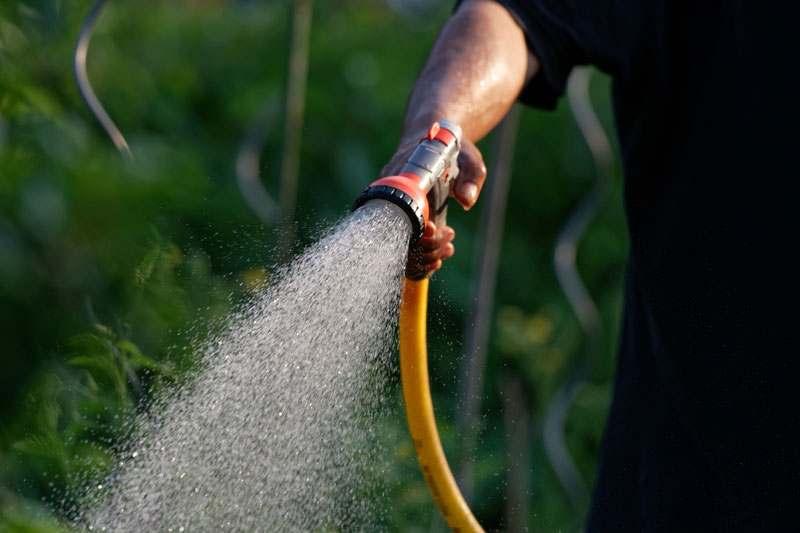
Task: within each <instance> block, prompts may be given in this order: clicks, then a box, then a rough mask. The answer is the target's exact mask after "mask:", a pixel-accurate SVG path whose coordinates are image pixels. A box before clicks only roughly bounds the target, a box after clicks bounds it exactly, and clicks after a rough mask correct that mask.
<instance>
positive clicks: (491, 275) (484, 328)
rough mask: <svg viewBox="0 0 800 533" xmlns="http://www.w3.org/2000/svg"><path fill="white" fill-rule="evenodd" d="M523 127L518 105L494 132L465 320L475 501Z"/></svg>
mask: <svg viewBox="0 0 800 533" xmlns="http://www.w3.org/2000/svg"><path fill="white" fill-rule="evenodd" d="M518 125H519V107H518V106H514V107H513V108H512V109H511V111H509V113H508V115H507V116H506V118H505V119H503V121H502V122H501V123H500V126H499V128H498V130H497V133H496V134H495V139H494V147H493V153H494V164H493V165H492V170H491V172H490V173H489V176H488V182H487V184H486V186H487V189H488V190H487V191H486V193H484V196H485V198H484V204H483V210H482V211H481V225H480V229H479V230H478V238H477V239H476V242H477V243H478V245H477V248H476V250H477V251H476V257H475V262H476V266H477V276H476V277H475V281H474V284H473V288H472V307H471V309H470V312H469V314H468V315H467V322H466V327H465V330H466V342H465V347H466V356H465V358H464V363H463V368H462V372H461V375H462V380H461V390H460V393H459V397H460V398H459V399H460V405H461V410H460V412H459V416H458V427H459V430H460V432H461V435H462V443H463V445H462V460H461V468H460V470H459V475H458V479H459V485H460V486H461V491H462V493H463V494H464V498H466V499H467V501H470V500H472V496H473V489H474V473H473V466H474V461H473V457H474V455H475V448H476V445H477V440H478V433H479V432H480V424H479V420H480V409H481V397H482V394H483V372H484V368H485V367H486V352H487V348H488V343H489V333H490V332H491V322H492V311H493V309H494V292H495V286H496V280H497V267H498V262H499V259H500V249H501V247H502V240H503V226H504V225H505V219H506V217H505V212H506V203H507V199H508V189H509V185H510V183H511V164H512V162H513V159H514V145H515V141H516V137H517V128H518Z"/></svg>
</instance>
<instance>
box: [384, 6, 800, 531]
mask: <svg viewBox="0 0 800 533" xmlns="http://www.w3.org/2000/svg"><path fill="white" fill-rule="evenodd" d="M797 12H798V7H797V5H796V4H793V3H784V4H781V5H780V6H778V5H776V4H770V3H763V2H743V1H741V0H726V1H720V0H717V1H714V0H712V1H708V2H705V1H704V2H689V1H681V0H677V1H676V0H672V1H668V0H652V1H650V2H641V1H634V0H615V1H611V0H502V1H500V0H465V1H463V2H462V3H461V5H460V6H458V7H457V8H456V10H455V11H454V13H453V15H452V16H451V18H450V19H449V20H448V22H447V23H446V25H445V27H444V29H443V30H442V32H441V34H440V36H439V38H438V40H437V42H436V44H435V45H434V47H433V49H432V51H431V54H430V57H429V59H428V60H427V63H426V64H425V66H424V68H423V70H422V73H421V75H420V77H419V79H418V81H417V82H416V85H415V87H414V89H413V91H412V93H411V97H410V100H409V103H408V110H407V114H406V118H405V123H404V130H403V134H402V137H401V141H400V143H399V147H398V148H397V151H396V153H395V155H394V156H393V157H392V159H391V161H390V162H389V164H388V165H387V166H386V168H385V169H384V173H383V175H390V174H392V173H393V172H396V171H397V169H398V167H399V166H400V164H401V163H402V161H404V160H405V158H406V157H407V156H408V154H409V153H410V151H411V150H412V148H413V146H414V145H415V144H416V143H417V141H418V139H419V138H421V137H422V135H423V133H424V132H425V131H426V130H427V128H428V127H429V125H430V124H431V123H432V122H433V121H434V120H438V119H441V118H446V119H449V120H452V121H454V122H456V123H458V124H460V125H461V126H462V128H463V130H464V141H463V149H462V152H461V156H460V159H459V164H460V168H461V174H460V176H459V178H458V179H457V181H456V183H455V184H454V189H453V191H452V196H453V197H454V199H455V200H456V201H457V202H458V203H459V204H461V206H463V208H464V209H470V208H471V207H473V206H474V205H475V202H476V201H477V199H478V196H479V195H480V192H481V188H482V186H483V183H484V180H485V178H486V167H485V166H484V163H483V159H482V157H481V154H480V152H479V150H478V149H477V148H476V146H475V144H474V143H475V142H477V141H478V140H480V139H481V138H482V137H484V136H485V135H486V134H487V133H488V132H489V131H490V130H491V129H492V128H493V127H494V126H495V125H496V124H498V122H499V121H500V120H501V119H502V118H503V116H504V115H505V114H506V113H507V112H508V110H509V109H510V107H511V105H512V104H513V103H514V102H515V101H516V100H518V99H519V100H521V101H522V102H523V103H526V104H529V105H531V106H535V107H539V108H543V109H552V108H554V107H555V106H556V105H557V102H558V100H559V98H560V97H561V96H562V94H563V92H564V88H565V82H566V79H567V77H568V75H569V73H570V71H571V69H572V68H573V67H574V66H576V65H582V64H590V65H594V66H596V67H597V68H599V69H600V70H602V71H604V72H606V73H608V74H609V75H610V76H611V77H612V78H613V84H614V85H613V101H614V111H615V118H616V126H617V130H618V137H619V144H620V148H621V152H622V160H623V167H624V179H625V209H626V214H627V221H628V231H629V237H630V259H629V264H628V267H627V274H626V288H625V297H624V320H623V328H622V333H621V341H620V348H619V355H618V362H617V371H616V376H615V384H614V393H613V401H612V406H611V410H610V415H609V418H608V421H607V425H606V430H605V435H604V441H603V446H602V451H601V457H600V462H599V469H598V475H597V480H596V483H595V488H594V492H593V497H592V503H591V505H590V510H589V516H588V527H587V529H588V530H589V531H614V532H625V531H669V532H673V531H785V530H796V529H798V527H800V526H798V525H797V520H796V512H797V507H798V505H800V468H799V467H800V461H799V460H798V457H799V456H800V439H798V437H797V434H796V433H797V430H798V415H797V411H798V407H799V406H798V400H797V394H796V391H797V389H798V387H797V385H796V381H797V379H798V377H799V376H800V373H798V370H799V368H798V366H799V365H798V359H800V357H799V355H800V354H798V348H797V339H796V331H795V330H796V329H797V326H796V323H795V314H796V313H795V312H789V313H787V312H783V311H782V309H783V308H784V307H785V306H786V304H789V305H791V304H793V303H794V301H795V299H796V296H797V281H796V280H797V272H798V264H797V259H796V254H795V253H794V251H793V250H791V248H792V247H793V245H794V244H795V243H796V242H797V238H796V237H795V235H794V232H793V229H794V228H795V227H796V226H797V224H796V222H795V221H794V220H793V215H794V213H795V212H796V211H797V207H796V204H797V201H796V199H795V198H796V196H795V195H794V194H793V192H794V190H795V189H796V187H795V186H794V183H793V182H794V181H795V177H796V175H797V172H796V169H795V164H796V157H795V154H796V152H797V148H796V146H795V144H796V134H794V133H793V132H791V131H786V130H787V129H788V128H791V127H794V126H795V125H796V124H797V118H798V112H797V111H798V110H797V103H796V100H797V95H798V94H800V92H798V86H797V85H798V84H797V81H796V79H795V76H794V72H793V70H794V65H795V64H796V55H795V50H796V48H797V45H796V44H794V41H793V39H792V38H791V35H793V33H794V31H795V25H796V24H797V20H798V17H797V14H798V13H797ZM784 124H785V125H786V126H784ZM520 142H523V143H524V139H522V140H521V141H520ZM535 178H536V177H535V176H521V175H520V176H517V179H535ZM530 201H531V202H532V203H533V202H536V199H535V198H531V199H530ZM454 237H455V234H454V232H453V230H452V229H451V228H449V227H440V228H437V227H435V226H434V225H433V224H432V223H429V224H428V225H427V226H426V228H425V237H424V238H423V239H422V240H421V241H420V243H419V247H420V248H419V249H418V250H417V253H420V254H422V255H421V259H420V261H421V268H422V269H424V270H425V271H427V272H433V271H435V270H437V269H439V268H440V267H441V266H442V261H444V260H446V259H447V258H449V257H451V256H452V255H453V254H454V253H455V248H454V245H453V240H454ZM533 244H534V243H532V245H533Z"/></svg>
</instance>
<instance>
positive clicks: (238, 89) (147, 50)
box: [0, 0, 627, 531]
mask: <svg viewBox="0 0 800 533" xmlns="http://www.w3.org/2000/svg"><path fill="white" fill-rule="evenodd" d="M90 4H91V2H90V1H89V0H80V1H74V2H65V1H63V0H35V1H34V0H20V1H10V2H2V3H0V302H2V304H0V337H2V338H3V340H4V343H3V349H2V350H3V351H2V364H3V371H2V372H0V531H5V530H8V531H56V530H58V524H57V522H56V521H55V519H54V518H53V514H52V512H51V511H50V510H49V506H45V505H43V504H42V499H43V498H44V499H46V500H48V501H53V502H55V504H56V506H59V505H61V506H64V507H68V506H69V505H70V504H71V502H70V501H69V498H67V499H66V500H65V501H62V500H63V499H64V498H66V496H64V494H67V493H66V492H65V490H66V489H67V488H68V487H69V486H70V484H74V483H77V482H80V480H83V479H86V478H87V477H91V476H92V475H95V474H101V473H102V472H104V471H105V470H106V469H107V465H108V462H109V460H110V449H111V446H112V445H113V443H115V442H118V441H119V439H120V438H123V437H124V434H123V433H124V431H125V430H124V429H123V428H124V427H126V426H124V425H123V422H124V421H126V420H129V419H130V417H132V416H134V415H135V413H136V412H137V410H138V409H139V408H140V406H141V404H142V403H143V402H146V401H147V398H149V397H151V395H152V393H153V392H154V391H156V390H158V389H159V388H163V387H169V386H171V385H172V384H174V383H175V382H176V380H180V379H181V376H183V375H184V374H185V373H186V372H187V371H189V370H190V369H191V368H192V365H193V363H194V362H195V361H196V353H195V347H196V346H197V345H198V344H199V343H201V342H202V340H203V338H204V336H205V335H207V334H208V331H209V330H210V329H211V330H213V328H214V327H215V324H217V323H218V322H219V321H221V320H223V319H224V317H225V316H226V314H227V313H228V312H229V311H230V309H231V307H232V306H233V305H235V304H236V303H237V302H238V301H241V298H242V297H243V296H244V295H246V294H247V292H248V291H250V290H253V289H256V288H258V287H260V286H262V285H263V284H264V283H267V282H268V280H269V275H270V271H271V270H272V268H273V267H274V263H275V259H274V258H273V257H272V255H271V252H270V251H271V250H272V249H273V246H274V244H275V239H276V235H275V233H274V231H273V228H263V227H262V226H261V225H260V223H259V222H258V221H257V219H256V218H255V217H254V216H253V215H252V214H251V213H250V212H249V211H248V209H247V207H246V204H245V203H244V202H243V201H242V199H241V196H240V194H239V191H238V189H237V186H236V179H235V174H234V159H235V155H236V153H237V150H238V146H239V142H240V141H241V138H242V136H243V135H244V132H245V131H246V130H247V128H248V127H249V126H250V124H251V122H252V121H253V120H254V117H255V116H256V115H257V114H258V113H259V112H261V110H262V109H263V108H264V106H265V103H266V102H269V101H272V102H280V101H281V98H282V96H283V87H284V84H285V71H286V58H287V43H288V40H289V35H288V30H289V27H290V24H289V13H290V9H289V8H290V3H289V2H250V1H244V0H241V1H237V2H213V1H210V0H205V1H202V0H179V1H166V0H161V1H156V2H148V5H147V8H146V9H142V6H141V4H140V3H138V2H124V1H119V2H110V3H109V5H108V8H107V9H106V11H105V12H104V13H103V15H102V17H101V19H100V21H99V24H98V28H97V31H96V34H95V36H94V38H93V41H92V48H91V51H90V54H89V72H90V75H91V77H92V80H93V82H94V84H95V88H96V90H97V93H98V95H99V96H100V98H101V99H102V100H103V102H104V104H105V105H106V107H107V109H108V110H109V113H110V114H111V116H112V117H113V118H114V119H115V121H116V122H117V123H118V124H119V125H120V127H121V128H122V129H123V130H124V131H125V133H126V135H127V136H128V138H129V141H130V142H131V145H132V149H133V152H134V154H135V160H134V161H133V162H126V161H124V160H123V159H121V158H120V157H119V156H118V154H116V153H115V152H114V150H113V147H112V146H111V145H110V143H109V141H108V140H107V139H106V138H105V136H104V134H103V132H102V130H100V128H99V127H98V126H97V125H96V123H95V122H94V120H93V119H92V117H91V116H90V114H89V113H88V111H87V110H86V107H85V105H84V104H83V102H82V101H81V100H80V98H79V96H78V93H77V90H76V88H75V83H74V80H73V75H72V70H71V64H70V61H71V51H72V47H73V46H74V41H75V39H76V37H77V32H78V28H79V26H80V23H81V19H82V17H83V16H84V15H85V14H86V13H87V11H88V9H89V7H90ZM392 4H393V5H399V4H400V3H399V2H393V3H392ZM409 4H413V5H417V6H422V7H418V8H416V9H417V11H414V10H412V11H408V12H402V13H401V12H398V11H397V10H395V9H393V8H391V7H390V5H389V4H388V3H383V2H375V1H367V0H347V1H344V2H336V3H324V2H316V3H315V6H314V8H315V12H314V20H313V24H312V42H311V60H310V69H309V87H308V94H307V102H306V121H305V125H304V129H303V137H302V140H303V146H302V162H301V168H300V173H301V178H300V180H301V190H300V195H299V205H298V209H297V212H298V226H299V230H300V231H299V242H298V246H300V245H302V244H303V243H307V242H309V240H311V239H313V238H314V235H315V234H317V233H318V231H319V228H320V227H321V226H324V225H325V224H328V223H330V222H331V221H333V220H335V219H336V218H338V217H339V216H341V215H342V214H343V213H344V212H345V211H346V210H347V207H348V206H349V204H350V202H351V200H352V198H353V197H354V196H355V195H356V194H357V193H358V192H359V191H360V190H361V189H362V188H363V186H364V184H365V183H366V182H368V181H370V180H371V179H374V178H375V177H376V176H377V173H378V171H379V169H380V168H381V167H382V165H383V163H384V162H385V160H386V159H387V158H388V157H389V155H390V154H391V151H392V149H393V148H394V143H395V142H396V140H397V133H398V131H399V127H400V124H401V119H402V112H403V106H404V104H405V101H406V98H407V94H408V91H409V89H410V87H411V85H412V82H413V79H414V76H415V74H416V72H417V71H418V69H419V68H420V66H421V64H422V62H423V60H424V57H425V53H426V50H427V49H428V48H429V47H430V45H431V43H432V41H433V38H434V36H435V32H436V30H437V28H438V26H439V24H440V23H441V22H442V21H444V19H445V17H446V15H447V12H448V9H449V6H447V5H438V4H436V3H432V4H431V5H433V6H434V7H425V3H424V2H412V3H409ZM599 79H600V81H599V82H598V83H595V84H594V85H595V86H594V92H595V102H597V103H599V104H600V105H599V107H600V110H601V114H602V116H603V118H604V122H605V123H606V124H609V123H610V120H609V107H608V104H607V100H608V92H609V89H608V81H607V80H606V79H604V78H599ZM281 115H282V114H281V113H277V114H276V116H275V120H276V121H277V122H275V123H271V124H270V125H269V127H268V129H267V138H266V145H265V147H264V151H263V153H262V157H263V164H262V166H261V171H262V175H263V179H264V182H265V184H266V186H267V187H268V189H269V190H270V191H272V192H273V193H276V192H277V190H276V187H275V186H274V185H273V183H274V182H275V181H276V177H277V172H278V168H279V165H278V163H277V159H278V154H279V153H280V147H281V145H282V139H281V131H282V129H281V126H280V119H282V116H281ZM483 147H484V148H485V149H486V151H487V152H489V151H490V150H489V148H488V147H489V143H484V146H483ZM487 156H491V154H488V153H487ZM489 159H491V157H489ZM514 175H515V178H514V181H513V183H512V189H511V195H510V198H509V208H508V213H507V218H506V226H505V234H504V240H503V257H502V261H501V265H500V274H499V278H498V287H497V298H496V302H497V305H496V309H497V312H496V314H495V317H494V318H493V320H492V324H493V333H492V342H491V348H490V354H489V363H488V367H487V369H486V377H485V380H484V382H485V384H486V386H485V398H484V404H483V410H482V419H481V420H482V426H481V433H480V441H479V450H478V457H477V461H478V462H477V464H476V495H477V496H476V505H475V507H476V510H477V512H478V513H479V516H480V519H481V521H482V522H483V523H484V524H486V525H487V526H488V527H489V528H503V527H504V524H505V517H504V513H505V512H506V511H505V505H506V493H505V491H506V486H507V484H506V482H505V479H506V476H507V474H508V470H509V468H510V467H509V463H508V459H507V442H506V429H507V428H506V427H505V426H504V424H505V423H504V419H503V412H504V407H503V402H502V384H503V383H504V380H506V379H507V377H508V376H510V375H516V376H519V377H521V379H522V381H523V383H524V388H525V394H526V397H527V399H528V408H529V410H530V420H529V422H530V424H531V425H532V427H533V428H534V429H533V432H532V436H531V443H530V453H531V461H532V471H531V472H530V473H529V474H530V475H529V479H530V484H531V487H532V488H531V491H532V492H531V494H530V495H529V501H530V514H531V516H530V520H529V523H530V526H531V528H532V530H533V531H554V530H568V529H570V528H573V527H574V526H575V524H576V523H579V520H580V516H581V513H582V512H583V510H582V509H572V508H571V507H570V505H569V503H568V501H567V500H566V497H565V495H564V493H563V491H562V489H561V488H560V486H559V485H558V482H557V480H556V479H555V477H554V475H553V474H552V472H551V471H550V468H549V466H548V464H547V462H546V460H545V458H544V455H543V452H542V447H541V431H540V423H541V416H542V414H543V412H544V409H545V407H546V405H547V402H548V401H549V399H550V397H551V396H552V394H553V392H554V391H555V390H556V388H557V387H558V385H559V384H560V383H561V382H562V381H563V379H564V378H565V375H566V373H567V371H568V369H569V367H570V364H571V363H572V362H573V361H574V360H575V358H576V357H578V356H579V355H580V354H581V353H582V350H583V348H584V346H583V341H582V339H581V334H580V330H579V328H578V325H577V322H576V320H575V318H574V316H573V315H572V312H571V311H570V309H569V307H568V306H567V304H566V302H565V300H564V297H563V295H562V294H561V292H560V290H559V289H558V287H557V284H556V281H555V278H554V275H553V273H552V268H551V252H552V245H553V241H554V238H555V235H556V234H557V231H558V229H559V227H560V225H561V224H562V223H563V221H564V220H565V217H566V216H567V214H568V213H569V211H570V209H571V208H572V207H573V206H574V205H575V204H576V202H577V200H578V199H579V197H580V196H581V194H583V192H584V191H586V190H587V188H588V186H589V184H590V180H591V177H592V175H593V169H592V166H591V160H590V158H589V154H588V151H587V150H586V149H585V147H584V145H583V142H582V140H581V138H580V136H579V133H578V131H577V129H576V128H575V127H574V125H573V124H572V120H571V117H570V116H569V114H568V111H567V110H566V108H565V107H564V106H562V107H561V108H560V109H559V110H558V111H557V112H555V113H548V114H545V113H538V112H528V113H526V114H525V115H524V116H523V120H522V125H521V131H520V134H519V141H518V150H517V155H516V159H515V167H514ZM620 204H621V198H620V193H619V190H618V188H617V189H615V191H614V196H613V198H612V200H611V202H610V203H609V205H607V206H606V207H605V208H604V209H603V211H602V212H601V213H600V215H599V217H598V219H597V220H596V221H595V223H594V224H593V225H592V227H591V228H590V230H589V234H588V236H587V238H586V240H585V243H584V244H583V246H582V248H581V254H580V258H579V260H580V267H581V271H582V273H583V274H584V277H585V279H586V280H587V284H588V286H589V288H590V290H591V292H592V293H593V295H594V296H595V298H596V299H597V301H598V304H599V306H600V309H601V313H602V316H603V320H604V323H605V325H606V329H607V332H608V335H607V339H606V345H607V346H606V350H605V352H604V353H603V354H601V355H600V356H599V357H598V358H596V359H595V360H593V362H592V370H591V382H590V383H589V384H588V385H587V386H585V387H584V388H583V389H582V390H581V391H580V393H579V394H578V397H577V399H576V401H575V403H574V405H573V408H572V410H571V411H570V415H569V418H568V422H567V438H568V443H569V446H570V449H571V450H572V452H573V453H574V454H575V456H576V460H577V462H578V465H579V467H580V469H581V471H582V472H583V474H584V475H585V476H586V477H587V479H589V480H591V478H592V476H593V475H594V468H595V462H596V453H597V448H598V446H599V439H600V434H601V430H602V424H603V420H604V416H605V413H606V411H607V408H608V400H609V391H610V379H611V375H612V369H613V349H614V337H615V333H616V328H617V323H618V315H619V311H620V297H619V294H620V285H621V277H622V275H621V272H622V265H623V264H624V258H625V254H626V249H627V241H626V236H625V232H624V217H623V213H622V209H621V205H620ZM479 211H480V210H479V209H476V210H475V212H471V213H468V214H465V213H461V212H458V210H457V209H452V210H451V213H452V214H451V217H450V220H451V224H452V225H453V226H454V227H455V229H456V232H457V234H458V237H457V246H458V254H457V255H456V257H455V258H454V259H453V260H451V261H450V262H449V263H448V265H447V267H446V268H445V269H443V270H442V272H440V273H439V274H437V276H436V277H435V278H434V283H433V295H434V296H433V298H432V302H431V313H430V314H431V317H432V322H431V326H430V328H431V332H430V337H431V343H432V346H431V353H432V361H431V365H432V368H431V372H432V376H433V379H434V395H435V401H436V406H437V413H438V414H439V416H440V418H441V424H442V426H441V431H442V435H443V439H444V443H445V447H446V449H447V451H448V454H449V456H450V457H452V458H454V459H456V458H458V451H459V444H460V442H459V434H458V431H457V430H456V428H455V425H454V420H455V413H456V411H457V410H458V408H459V406H458V405H457V402H456V401H455V398H456V395H457V385H458V380H459V373H460V364H461V353H462V345H461V339H462V338H463V335H464V315H465V310H467V309H468V308H469V305H470V303H471V298H472V297H471V282H472V276H473V272H474V268H473V257H474V255H475V254H476V253H477V252H478V250H477V249H476V248H477V246H478V243H476V242H474V236H475V234H476V228H477V225H478V223H479ZM392 392H393V393H394V394H397V403H398V405H400V402H401V400H400V397H399V393H398V391H397V390H395V391H392ZM377 423H379V424H380V426H381V428H382V431H381V438H382V440H383V442H384V443H385V447H386V449H387V454H388V455H389V457H390V461H389V466H388V470H387V471H386V472H383V473H382V474H381V475H382V476H383V478H384V480H385V481H386V483H387V486H388V491H389V498H390V503H391V505H390V512H389V517H388V520H389V523H388V524H387V526H388V527H389V529H391V530H403V531H414V530H427V529H430V524H431V523H432V520H434V517H435V510H434V509H433V506H432V502H431V499H430V497H429V494H428V492H427V487H426V486H425V484H424V481H423V480H422V478H421V476H420V474H419V471H418V467H417V465H416V458H415V456H414V452H413V448H412V447H411V445H410V442H409V441H408V438H407V433H406V430H405V426H404V423H405V422H404V419H403V414H402V410H401V409H398V410H397V413H395V415H394V416H392V417H389V418H387V419H385V420H381V421H378V422H377ZM384 497H385V496H384Z"/></svg>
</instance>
